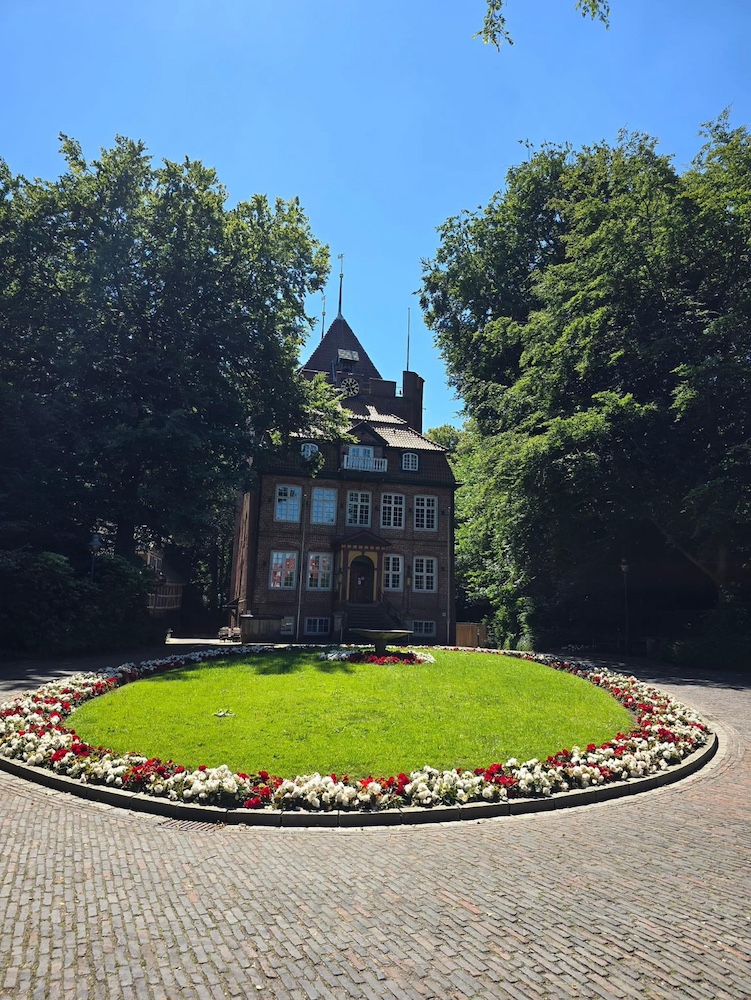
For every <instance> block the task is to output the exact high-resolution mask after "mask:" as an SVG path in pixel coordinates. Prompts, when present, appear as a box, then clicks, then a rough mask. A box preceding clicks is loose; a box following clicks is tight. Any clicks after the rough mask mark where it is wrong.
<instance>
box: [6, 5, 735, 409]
mask: <svg viewBox="0 0 751 1000" xmlns="http://www.w3.org/2000/svg"><path fill="white" fill-rule="evenodd" d="M611 6H612V8H613V10H612V23H611V28H610V30H609V31H606V30H605V29H604V28H603V26H602V25H600V24H599V23H595V22H590V21H588V20H584V19H582V17H581V16H580V15H579V14H578V13H577V12H576V11H575V10H574V0H509V3H508V18H509V27H510V28H511V31H512V34H513V36H514V39H515V43H516V44H515V45H514V46H513V47H510V48H509V47H504V48H503V49H502V51H501V52H500V53H498V52H496V51H495V50H494V49H492V48H491V47H489V46H484V45H483V44H482V43H481V42H480V41H479V40H478V39H473V38H472V34H473V32H474V31H476V30H477V29H478V28H479V26H480V25H481V23H482V16H483V11H484V4H483V2H482V0H381V2H379V3H369V4H366V3H364V2H362V0H349V2H343V0H339V2H333V0H315V2H313V0H307V2H305V0H210V2H209V0H182V2H179V0H160V2H159V3H154V2H153V0H129V2H128V3H127V4H126V3H120V4H101V3H97V2H94V0H68V2H66V3H60V2H59V0H0V82H1V90H0V92H2V93H3V95H4V97H5V100H4V101H3V107H2V111H0V157H2V158H4V159H5V160H6V161H7V162H8V164H9V166H10V167H11V169H12V170H13V171H14V172H16V173H23V174H26V175H28V176H38V177H44V178H52V177H55V176H57V175H58V174H59V173H60V172H61V170H62V169H63V161H62V159H61V158H60V156H59V152H58V140H57V136H58V133H59V132H65V133H66V134H68V135H71V136H73V137H75V138H76V139H78V140H79V141H80V142H81V143H82V145H83V148H84V153H85V154H86V155H87V156H88V157H89V158H93V157H95V156H96V154H97V152H98V150H99V148H100V147H102V146H110V145H112V142H113V139H114V136H115V135H116V134H121V135H126V136H129V137H130V138H133V139H143V140H144V141H145V142H146V144H147V146H148V148H149V150H150V151H151V153H152V154H153V155H154V157H155V158H156V159H161V158H162V157H167V158H169V159H182V158H183V157H184V156H186V155H187V156H190V157H191V158H195V159H200V160H202V161H203V162H205V163H206V164H209V165H211V166H213V167H215V168H216V169H217V171H218V174H219V177H220V179H221V181H222V182H223V183H224V185H225V186H226V187H227V188H228V189H229V194H230V200H231V202H234V201H238V200H241V199H244V198H247V197H249V196H250V195H251V194H253V193H255V192H262V193H264V194H267V195H269V196H270V197H272V198H273V197H277V196H280V197H284V198H289V197H293V196H298V197H299V198H300V200H301V202H302V204H303V205H304V207H305V209H306V211H307V213H308V216H309V218H310V221H311V225H312V229H313V231H314V233H315V234H316V235H317V236H318V238H319V239H321V240H323V241H324V242H326V243H328V244H329V245H330V247H331V253H332V260H333V263H334V265H335V266H334V268H333V269H332V278H331V281H330V284H329V288H328V290H327V305H326V308H327V325H328V323H329V322H330V321H331V320H332V319H333V318H334V315H335V313H336V300H337V285H338V280H337V277H336V275H337V271H338V262H337V259H336V257H337V254H340V253H344V254H345V261H344V271H345V278H344V314H345V316H346V317H347V319H348V320H349V322H350V324H351V325H352V327H353V329H354V330H355V332H356V333H357V335H358V336H359V337H360V339H361V340H362V342H363V344H364V345H365V347H366V348H367V350H368V352H369V354H370V355H371V357H372V358H373V361H374V362H375V364H376V366H377V367H378V368H379V369H380V370H381V374H382V375H383V376H384V377H385V378H397V379H400V377H401V376H400V373H401V370H402V369H403V368H404V366H405V361H406V330H407V310H408V309H410V310H411V333H412V336H411V358H410V362H411V364H410V367H411V368H413V369H414V370H416V371H418V372H419V373H420V374H421V375H423V377H425V379H426V393H425V406H426V408H425V426H426V427H432V426H436V425H437V424H441V423H445V422H453V423H457V422H458V418H457V417H456V411H457V409H459V407H460V403H459V402H458V401H456V400H455V399H454V398H453V395H452V393H451V391H450V390H449V389H448V387H447V386H446V380H445V373H444V369H443V365H442V363H441V361H440V358H439V356H438V354H437V351H436V349H435V347H434V346H433V343H432V335H431V334H430V332H429V331H427V330H426V329H425V327H424V326H423V324H422V319H421V314H420V309H419V305H418V300H417V297H416V296H415V295H414V292H415V291H416V290H417V289H418V288H419V284H420V275H421V267H420V261H421V259H423V258H426V257H430V256H431V255H432V254H433V252H434V251H435V248H436V245H437V235H436V227H437V226H439V225H440V224H441V223H442V222H443V221H444V220H445V219H446V218H447V217H449V216H451V215H455V214H457V213H459V212H461V211H462V210H463V209H470V210H471V209H475V208H477V207H478V206H480V205H485V204H487V202H488V200H489V199H490V197H491V196H492V194H493V193H494V192H495V191H497V190H498V189H500V188H502V187H503V183H504V177H505V173H506V170H507V169H508V167H509V166H511V165H513V164H515V163H518V162H519V161H520V160H522V159H523V158H524V157H525V156H526V155H527V154H526V151H525V149H524V147H523V146H522V145H521V142H522V141H524V140H529V141H531V142H532V143H534V144H540V143H542V142H566V141H568V142H571V143H573V144H574V145H575V146H579V145H582V144H586V143H590V142H595V141H597V140H600V139H605V140H608V141H614V140H615V138H616V136H617V133H618V130H619V129H620V128H628V129H631V130H634V131H641V132H647V133H649V134H651V135H655V136H657V137H659V138H660V140H661V149H662V150H663V151H664V152H666V153H671V154H673V155H674V156H675V161H676V163H677V164H678V166H679V167H683V166H686V165H687V164H688V163H689V162H690V160H691V159H692V157H693V156H694V154H695V153H696V152H697V150H698V148H699V146H700V140H699V139H698V138H697V131H698V127H699V125H700V123H701V122H703V121H706V120H708V119H711V118H714V117H716V116H717V115H718V114H719V113H720V112H721V111H722V109H723V108H725V107H726V106H730V107H731V110H732V121H733V123H734V124H735V125H741V124H747V123H749V122H751V87H750V86H749V66H750V65H751V61H750V60H749V57H748V39H749V37H751V4H749V3H747V2H746V0H712V2H710V0H701V2H700V0H611ZM320 309H321V300H320V297H318V299H317V300H316V301H312V302H311V303H310V310H311V311H312V312H317V314H318V320H317V327H316V331H315V332H314V333H313V334H312V335H311V339H310V341H309V344H308V347H309V351H312V349H313V347H314V346H315V340H316V339H317V338H318V337H319V336H320ZM309 351H307V352H306V353H309Z"/></svg>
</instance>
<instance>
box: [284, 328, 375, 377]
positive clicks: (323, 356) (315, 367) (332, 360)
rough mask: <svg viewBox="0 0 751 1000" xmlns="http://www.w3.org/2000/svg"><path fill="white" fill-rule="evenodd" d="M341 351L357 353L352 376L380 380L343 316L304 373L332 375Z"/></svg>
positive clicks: (312, 355) (321, 344)
mask: <svg viewBox="0 0 751 1000" xmlns="http://www.w3.org/2000/svg"><path fill="white" fill-rule="evenodd" d="M339 351H347V352H351V351H355V352H356V353H357V355H358V359H359V360H357V361H354V362H353V367H352V374H353V375H354V376H355V377H358V376H359V377H360V378H369V379H370V378H380V377H381V376H380V373H379V371H378V369H377V368H376V366H375V365H374V364H373V362H372V361H371V360H370V358H369V357H368V354H367V351H366V350H365V348H364V347H363V346H362V344H361V343H360V341H359V340H358V339H357V337H356V336H355V334H354V333H353V331H352V327H351V326H350V325H349V323H348V322H347V321H346V319H345V318H344V316H342V315H341V314H340V315H339V316H337V317H336V319H335V320H334V322H333V323H332V324H331V326H330V327H329V328H328V330H327V331H326V336H325V337H324V338H323V340H321V341H320V343H319V344H318V346H317V347H316V349H315V350H314V351H313V353H312V354H311V355H310V357H309V358H308V360H307V361H306V362H305V364H304V365H303V366H302V367H303V371H313V372H325V373H326V374H327V375H331V371H332V364H333V367H334V368H337V367H341V365H338V364H337V362H338V359H339Z"/></svg>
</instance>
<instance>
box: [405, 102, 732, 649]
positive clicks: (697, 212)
mask: <svg viewBox="0 0 751 1000" xmlns="http://www.w3.org/2000/svg"><path fill="white" fill-rule="evenodd" d="M705 138H706V144H705V146H704V148H703V149H702V151H701V152H700V154H699V155H698V156H697V158H696V161H695V162H694V164H693V165H692V167H691V169H689V170H688V171H686V172H685V173H683V174H679V173H678V172H677V171H676V170H675V168H674V166H673V164H672V162H671V160H670V158H669V157H665V156H662V155H660V154H658V152H657V150H656V143H655V141H654V140H652V139H650V138H649V137H646V136H643V135H623V136H622V137H621V140H620V142H619V143H618V144H617V145H616V146H614V147H610V146H608V145H606V144H600V145H597V146H594V147H591V148H585V149H582V150H580V151H577V152H574V151H572V150H570V149H568V148H557V147H547V148H544V149H542V150H540V151H539V152H538V153H537V154H536V155H535V156H534V157H533V158H532V159H531V161H530V162H529V163H527V164H524V165H523V166H521V167H517V168H515V169H513V170H512V171H511V172H510V173H509V176H508V179H507V187H506V189H505V191H504V192H502V193H500V194H498V195H496V196H495V198H494V199H493V200H492V201H491V203H490V205H489V206H488V207H487V209H485V210H484V211H482V212H479V213H476V214H472V215H465V216H462V217H458V218H455V219H450V220H448V222H447V223H446V224H445V225H444V226H443V227H442V228H441V230H440V233H441V245H440V246H439V249H438V252H437V254H436V257H435V259H434V260H432V261H428V262H426V265H425V272H424V281H423V306H424V308H425V310H426V319H427V322H428V325H429V326H430V327H432V329H433V330H434V331H435V333H436V337H437V341H438V344H439V346H440V348H441V350H442V352H443V355H444V357H445V359H446V363H447V366H448V370H449V373H450V378H451V381H452V382H453V384H454V385H455V386H456V388H457V389H458V391H459V392H460V394H461V395H462V396H463V398H464V400H465V403H466V409H467V412H468V413H469V414H470V415H471V416H472V417H473V418H474V421H475V433H476V435H477V437H476V443H475V450H476V452H477V454H476V456H475V457H474V458H473V460H472V464H471V466H470V476H469V478H468V482H472V483H473V484H474V487H475V488H476V489H477V490H478V494H479V495H480V497H481V502H480V503H478V505H477V506H476V507H475V508H470V513H469V515H468V516H469V517H470V519H471V520H472V528H471V529H470V530H471V532H472V533H473V538H475V539H479V538H482V537H487V538H488V545H489V546H490V547H491V552H490V553H489V554H488V556H487V557H486V558H485V560H484V563H482V564H481V565H485V567H486V568H485V569H483V570H480V569H477V570H476V571H475V572H476V574H477V573H481V578H480V579H479V580H477V585H478V586H481V587H484V588H485V590H486V592H487V593H488V594H492V599H493V600H494V602H495V604H496V606H497V607H498V608H499V609H502V610H499V615H500V617H501V619H503V616H504V615H506V616H508V614H510V613H512V612H513V614H512V617H513V615H515V616H516V623H515V624H514V625H513V628H512V629H511V631H516V632H517V633H518V632H520V631H521V630H523V629H524V628H525V627H526V623H527V619H529V616H530V614H531V615H532V616H533V617H534V616H535V615H536V616H537V621H538V622H539V621H540V620H541V618H542V616H543V612H544V613H545V614H547V613H549V611H550V609H551V607H556V606H557V607H561V605H562V604H564V603H565V601H566V594H567V593H571V592H572V591H576V585H577V574H579V572H580V570H581V567H582V566H584V565H586V564H588V563H592V562H593V561H596V560H597V559H602V558H603V554H604V553H606V554H607V555H606V557H607V559H608V560H610V561H611V562H612V561H613V560H614V559H615V558H616V553H617V552H618V549H619V548H620V547H621V546H622V544H623V541H624V539H626V540H627V539H629V538H633V537H635V536H637V535H644V534H645V533H646V532H649V531H655V532H659V534H660V535H661V537H662V538H663V539H664V540H665V542H666V544H667V545H669V546H672V547H673V548H674V549H676V550H679V551H680V552H681V553H683V554H684V556H685V557H686V558H687V559H688V560H690V561H691V562H692V563H693V564H694V565H695V566H696V567H698V568H699V569H700V570H701V572H702V573H703V574H705V576H706V577H707V578H708V579H709V580H711V581H712V583H713V585H714V586H715V588H716V590H717V592H718V594H722V593H726V592H728V591H730V590H733V589H737V588H739V587H740V588H745V587H747V586H748V584H749V573H748V567H749V563H750V560H751V520H750V519H749V514H751V476H750V475H749V469H751V462H750V461H749V459H750V458H751V456H750V455H749V441H750V439H751V435H750V431H751V428H750V427H749V419H748V407H747V405H746V402H745V400H746V399H747V393H748V386H749V380H750V379H751V334H750V333H749V330H751V325H750V324H749V318H750V317H749V309H751V298H750V296H749V290H750V279H749V269H748V254H749V247H751V143H750V140H749V136H748V133H747V131H746V130H745V129H732V128H730V125H729V122H728V119H727V116H726V115H724V116H722V117H721V118H720V119H719V120H718V121H717V122H714V123H712V124H710V125H708V126H706V127H705ZM488 560H490V564H489V565H488ZM504 595H505V596H504ZM520 600H521V603H520ZM520 615H521V617H520ZM524 616H527V619H524ZM523 619H524V620H523Z"/></svg>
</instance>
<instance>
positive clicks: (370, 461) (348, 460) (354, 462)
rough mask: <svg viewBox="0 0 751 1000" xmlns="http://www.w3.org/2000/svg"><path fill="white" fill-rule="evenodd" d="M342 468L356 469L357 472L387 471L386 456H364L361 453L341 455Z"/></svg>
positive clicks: (387, 462)
mask: <svg viewBox="0 0 751 1000" xmlns="http://www.w3.org/2000/svg"><path fill="white" fill-rule="evenodd" d="M342 458H343V460H344V461H343V465H342V468H344V469H356V470H357V471H358V472H388V468H389V460H388V459H387V458H365V457H364V456H363V455H343V456H342Z"/></svg>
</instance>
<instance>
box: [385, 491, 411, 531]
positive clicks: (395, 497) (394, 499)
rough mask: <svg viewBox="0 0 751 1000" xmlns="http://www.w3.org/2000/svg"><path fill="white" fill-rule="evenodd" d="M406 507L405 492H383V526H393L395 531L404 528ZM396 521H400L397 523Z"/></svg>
mask: <svg viewBox="0 0 751 1000" xmlns="http://www.w3.org/2000/svg"><path fill="white" fill-rule="evenodd" d="M405 509H406V501H405V498H404V494H403V493H382V494H381V527H382V528H392V529H394V530H395V531H398V530H401V529H403V528H404V513H405ZM396 515H398V516H396ZM395 521H398V522H399V523H398V524H396V523H395Z"/></svg>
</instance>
